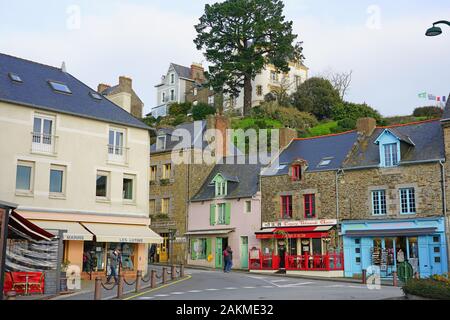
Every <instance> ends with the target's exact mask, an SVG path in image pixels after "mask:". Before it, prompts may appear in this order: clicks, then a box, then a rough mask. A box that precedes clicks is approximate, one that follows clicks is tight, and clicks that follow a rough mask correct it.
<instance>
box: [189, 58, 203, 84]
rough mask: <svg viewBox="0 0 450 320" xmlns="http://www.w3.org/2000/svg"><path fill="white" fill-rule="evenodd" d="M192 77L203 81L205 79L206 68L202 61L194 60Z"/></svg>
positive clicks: (200, 81)
mask: <svg viewBox="0 0 450 320" xmlns="http://www.w3.org/2000/svg"><path fill="white" fill-rule="evenodd" d="M191 79H193V80H195V81H197V82H199V83H203V82H204V81H205V80H206V79H205V69H204V68H203V66H202V64H201V63H195V62H193V63H192V64H191Z"/></svg>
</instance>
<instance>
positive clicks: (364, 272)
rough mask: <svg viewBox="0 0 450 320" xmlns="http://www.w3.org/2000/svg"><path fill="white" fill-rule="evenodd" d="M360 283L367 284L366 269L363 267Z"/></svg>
mask: <svg viewBox="0 0 450 320" xmlns="http://www.w3.org/2000/svg"><path fill="white" fill-rule="evenodd" d="M362 283H363V284H367V270H366V269H364V270H363V271H362Z"/></svg>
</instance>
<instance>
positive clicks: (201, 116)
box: [192, 103, 216, 121]
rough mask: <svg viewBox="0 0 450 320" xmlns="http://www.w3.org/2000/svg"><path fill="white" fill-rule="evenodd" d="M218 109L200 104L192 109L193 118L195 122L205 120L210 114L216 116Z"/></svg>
mask: <svg viewBox="0 0 450 320" xmlns="http://www.w3.org/2000/svg"><path fill="white" fill-rule="evenodd" d="M215 113H216V108H214V107H212V106H210V105H209V104H206V103H199V104H197V105H196V106H193V107H192V118H194V121H199V120H205V119H206V117H207V116H208V115H210V114H215Z"/></svg>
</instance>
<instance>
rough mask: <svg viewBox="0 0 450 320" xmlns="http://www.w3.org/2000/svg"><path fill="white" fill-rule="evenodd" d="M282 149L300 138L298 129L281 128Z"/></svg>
mask: <svg viewBox="0 0 450 320" xmlns="http://www.w3.org/2000/svg"><path fill="white" fill-rule="evenodd" d="M279 132H280V146H279V147H280V150H282V149H284V148H285V147H287V146H288V145H289V143H291V141H292V140H294V139H295V138H298V134H297V131H296V130H294V129H291V128H281V129H280V131H279Z"/></svg>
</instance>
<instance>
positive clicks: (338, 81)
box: [320, 69, 353, 99]
mask: <svg viewBox="0 0 450 320" xmlns="http://www.w3.org/2000/svg"><path fill="white" fill-rule="evenodd" d="M320 76H321V77H322V78H324V79H327V80H328V81H330V82H331V84H332V85H333V87H334V88H335V89H336V90H337V91H338V92H339V95H340V96H341V99H344V97H345V95H346V94H347V93H348V91H349V90H350V85H351V83H352V76H353V70H350V71H349V72H335V71H333V70H332V69H328V70H327V71H325V72H323V73H322V74H321V75H320Z"/></svg>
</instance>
